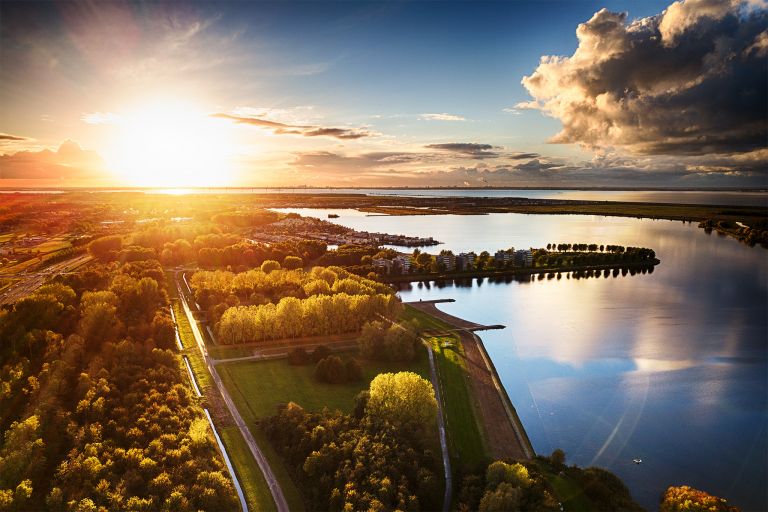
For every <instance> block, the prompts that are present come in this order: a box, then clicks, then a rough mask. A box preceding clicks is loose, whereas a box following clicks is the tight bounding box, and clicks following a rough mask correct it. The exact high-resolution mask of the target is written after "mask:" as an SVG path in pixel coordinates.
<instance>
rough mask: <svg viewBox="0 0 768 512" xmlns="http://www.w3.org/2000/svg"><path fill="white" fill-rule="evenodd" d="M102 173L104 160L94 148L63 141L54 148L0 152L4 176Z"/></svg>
mask: <svg viewBox="0 0 768 512" xmlns="http://www.w3.org/2000/svg"><path fill="white" fill-rule="evenodd" d="M103 176H104V161H103V160H102V158H101V157H100V156H99V155H98V154H97V153H96V152H95V151H88V150H84V149H82V148H81V147H80V145H79V144H78V143H76V142H74V141H71V140H66V141H64V142H63V143H62V144H61V145H60V146H59V148H58V149H57V150H56V151H51V150H50V149H43V150H42V151H18V152H16V153H13V154H8V155H0V180H3V179H83V178H93V177H103Z"/></svg>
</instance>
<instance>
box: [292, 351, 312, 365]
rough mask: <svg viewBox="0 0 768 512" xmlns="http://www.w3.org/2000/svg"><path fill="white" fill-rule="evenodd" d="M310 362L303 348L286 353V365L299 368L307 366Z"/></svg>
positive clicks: (310, 359)
mask: <svg viewBox="0 0 768 512" xmlns="http://www.w3.org/2000/svg"><path fill="white" fill-rule="evenodd" d="M311 361H312V358H311V357H310V355H309V353H308V352H307V350H306V349H305V348H304V347H297V348H294V349H293V350H291V351H290V352H288V364H292V365H295V366H301V365H305V364H309V363H310V362H311Z"/></svg>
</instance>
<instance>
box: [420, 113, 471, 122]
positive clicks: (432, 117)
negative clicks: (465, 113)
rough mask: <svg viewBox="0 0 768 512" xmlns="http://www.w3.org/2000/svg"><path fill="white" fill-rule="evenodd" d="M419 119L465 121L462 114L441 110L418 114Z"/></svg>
mask: <svg viewBox="0 0 768 512" xmlns="http://www.w3.org/2000/svg"><path fill="white" fill-rule="evenodd" d="M419 119H423V120H424V121H466V120H467V119H466V118H464V117H462V116H457V115H455V114H446V113H445V112H443V113H442V114H421V115H420V116H419Z"/></svg>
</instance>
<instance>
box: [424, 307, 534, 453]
mask: <svg viewBox="0 0 768 512" xmlns="http://www.w3.org/2000/svg"><path fill="white" fill-rule="evenodd" d="M409 305H410V306H412V307H414V308H416V309H418V310H420V311H422V312H424V313H427V314H429V315H431V316H434V317H435V318H438V319H439V320H442V321H443V322H445V323H447V324H450V325H452V326H453V327H455V328H457V330H456V331H455V332H456V333H457V334H458V335H459V337H460V338H461V343H462V346H463V347H464V358H465V363H466V367H467V373H468V374H469V377H470V380H471V381H472V394H473V395H474V398H475V401H476V403H477V405H478V409H479V412H480V415H481V416H482V418H481V419H482V424H483V426H484V427H485V433H486V437H487V439H488V444H489V449H490V451H491V455H492V456H493V457H494V458H496V459H502V458H512V459H516V460H526V459H530V458H531V457H533V455H534V451H533V447H532V446H531V443H530V440H529V439H528V436H527V434H526V433H525V429H524V428H523V426H522V423H521V422H520V419H519V418H518V417H517V412H516V411H515V408H514V407H513V406H512V404H511V402H510V401H509V398H508V397H507V394H506V391H504V388H503V386H502V385H501V383H500V382H499V379H498V376H497V375H496V370H495V368H494V367H493V362H492V361H491V360H490V357H488V355H487V354H486V352H485V347H484V346H483V342H482V340H481V339H480V338H479V337H477V335H476V334H474V333H473V332H471V331H472V330H476V329H478V328H482V327H487V326H483V325H481V324H476V323H474V322H470V321H468V320H464V319H462V318H458V317H455V316H453V315H449V314H448V313H444V312H443V311H440V310H439V309H437V308H436V307H435V302H411V303H409Z"/></svg>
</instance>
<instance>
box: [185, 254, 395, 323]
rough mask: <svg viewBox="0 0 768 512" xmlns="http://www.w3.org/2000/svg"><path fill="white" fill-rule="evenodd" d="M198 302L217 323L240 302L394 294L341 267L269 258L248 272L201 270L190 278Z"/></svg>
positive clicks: (258, 303) (256, 302) (257, 303)
mask: <svg viewBox="0 0 768 512" xmlns="http://www.w3.org/2000/svg"><path fill="white" fill-rule="evenodd" d="M189 283H190V286H191V288H192V290H193V292H194V295H195V301H196V302H197V303H198V304H200V306H201V307H202V308H203V309H204V310H206V311H207V312H208V315H209V318H210V319H211V320H212V321H213V322H217V321H218V320H219V319H220V318H221V316H222V315H223V313H224V311H226V309H228V308H230V307H234V306H240V305H261V304H267V303H270V302H273V303H276V302H278V301H280V300H281V299H282V298H285V297H295V298H297V299H306V298H308V297H312V296H314V295H334V294H337V293H347V294H348V295H362V294H367V295H371V294H377V293H378V294H392V293H393V290H392V289H391V288H389V287H388V286H386V285H384V284H382V283H379V282H376V281H373V280H370V279H365V278H361V277H359V276H357V275H354V274H351V273H349V272H347V271H346V270H344V269H342V268H339V267H328V268H323V267H314V268H312V270H310V271H309V272H304V271H303V270H290V269H285V268H281V265H280V264H279V263H277V262H275V261H270V260H268V261H266V262H264V263H263V264H262V266H261V268H259V269H255V270H249V271H246V272H240V273H233V272H229V271H222V270H216V271H198V272H195V274H193V275H192V277H191V278H190V280H189Z"/></svg>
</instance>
